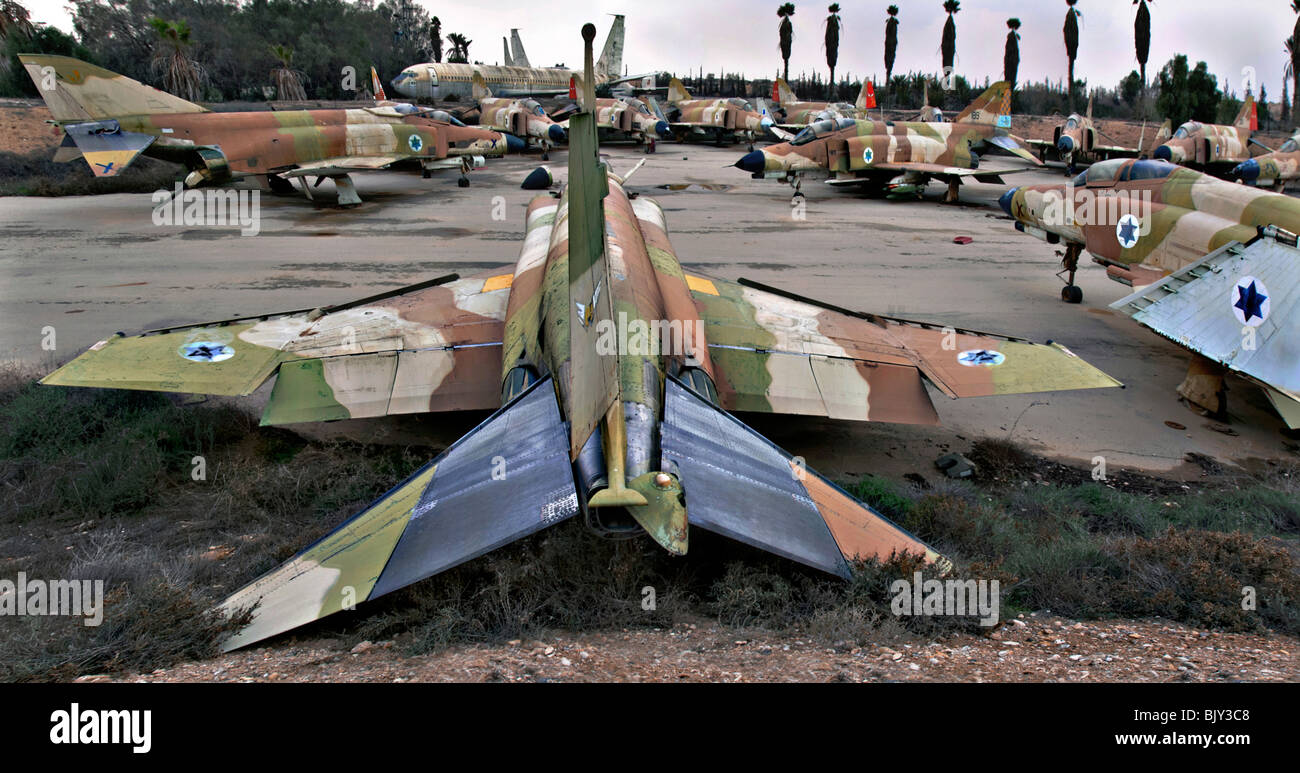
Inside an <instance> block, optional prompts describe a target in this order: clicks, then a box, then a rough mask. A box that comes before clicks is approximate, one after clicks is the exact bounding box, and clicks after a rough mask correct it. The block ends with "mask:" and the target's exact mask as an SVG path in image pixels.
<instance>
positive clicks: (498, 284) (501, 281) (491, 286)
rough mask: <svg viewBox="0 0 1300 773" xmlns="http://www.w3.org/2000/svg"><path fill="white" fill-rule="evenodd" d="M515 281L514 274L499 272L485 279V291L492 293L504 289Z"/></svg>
mask: <svg viewBox="0 0 1300 773" xmlns="http://www.w3.org/2000/svg"><path fill="white" fill-rule="evenodd" d="M514 281H515V277H514V275H513V274H497V275H496V276H490V277H488V278H487V279H485V280H484V281H483V292H485V293H490V292H492V291H493V290H504V289H506V288H507V287H509V286H510V285H511V284H512V283H513V282H514Z"/></svg>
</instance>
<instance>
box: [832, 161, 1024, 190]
mask: <svg viewBox="0 0 1300 773" xmlns="http://www.w3.org/2000/svg"><path fill="white" fill-rule="evenodd" d="M1032 169H1033V167H1028V166H1025V167H1014V168H1011V169H966V168H964V167H960V166H944V165H942V164H926V163H922V162H920V161H900V162H897V163H893V162H889V163H877V164H872V165H871V166H869V167H866V168H865V169H859V170H855V171H854V174H857V175H859V176H858V177H832V178H831V179H829V180H827V181H826V184H827V185H832V186H837V187H851V186H854V185H862V184H864V183H866V182H869V181H870V180H871V178H879V177H880V176H881V175H882V174H885V173H889V174H903V173H906V172H916V173H919V174H924V175H927V176H929V177H933V178H935V179H936V180H942V181H944V182H951V181H952V180H959V181H961V180H975V181H976V182H981V183H992V184H994V185H1002V175H1006V174H1020V173H1021V172H1028V171H1031V170H1032ZM863 175H867V176H863Z"/></svg>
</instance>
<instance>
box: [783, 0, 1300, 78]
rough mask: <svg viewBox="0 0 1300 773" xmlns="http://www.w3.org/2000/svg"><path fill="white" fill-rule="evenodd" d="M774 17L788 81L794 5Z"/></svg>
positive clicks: (784, 4)
mask: <svg viewBox="0 0 1300 773" xmlns="http://www.w3.org/2000/svg"><path fill="white" fill-rule="evenodd" d="M1296 2H1300V0H1296ZM776 15H777V16H780V17H781V26H780V27H779V28H778V33H779V34H780V36H781V61H782V62H784V63H785V68H784V69H783V70H782V75H781V77H783V78H785V79H786V80H787V81H788V80H790V48H791V46H793V45H794V25H793V24H791V23H790V17H791V16H794V3H782V4H781V7H779V8H777V9H776Z"/></svg>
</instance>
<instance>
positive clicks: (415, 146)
mask: <svg viewBox="0 0 1300 773" xmlns="http://www.w3.org/2000/svg"><path fill="white" fill-rule="evenodd" d="M406 144H407V145H410V146H411V150H412V151H413V152H415V153H419V152H420V148H423V147H424V140H422V139H420V135H418V134H412V135H411V136H410V137H407V138H406Z"/></svg>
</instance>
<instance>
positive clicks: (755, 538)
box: [660, 378, 946, 577]
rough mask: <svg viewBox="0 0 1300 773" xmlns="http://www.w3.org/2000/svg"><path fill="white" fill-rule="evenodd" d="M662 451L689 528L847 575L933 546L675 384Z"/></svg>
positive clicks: (668, 393)
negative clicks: (852, 566) (856, 567)
mask: <svg viewBox="0 0 1300 773" xmlns="http://www.w3.org/2000/svg"><path fill="white" fill-rule="evenodd" d="M660 442H661V448H662V453H663V459H664V462H665V464H667V465H671V467H672V468H673V469H670V472H675V473H676V474H677V476H678V478H679V479H680V480H681V482H682V488H683V490H684V491H685V494H686V513H687V519H688V521H689V523H691V524H692V525H695V526H699V527H700V528H703V529H707V530H708V531H712V532H716V533H718V534H722V535H724V536H726V537H730V538H731V539H735V540H738V541H740V542H744V543H746V544H749V545H753V546H755V547H758V548H761V549H763V550H767V551H769V552H772V553H775V554H777V555H779V556H783V557H785V558H788V559H791V560H793V561H798V562H799V563H801V564H806V565H808V566H811V567H814V568H816V569H820V570H822V571H825V572H829V573H831V574H837V575H840V576H842V577H848V576H849V564H848V561H849V560H852V559H854V558H862V559H867V558H871V557H872V556H876V557H879V558H881V559H884V558H888V556H889V554H890V553H892V552H895V551H897V552H900V553H902V552H909V553H919V554H922V555H924V556H926V559H927V560H928V561H933V562H940V563H941V564H946V561H945V560H944V559H942V557H941V556H939V554H938V553H936V552H935V551H934V550H933V549H931V548H930V547H929V546H927V545H926V544H925V543H923V542H921V541H920V540H918V539H917V538H916V537H914V536H912V535H911V534H909V533H907V532H906V531H904V530H903V529H902V528H900V527H899V526H897V525H895V524H894V523H892V522H891V521H890V520H889V519H887V518H885V517H884V516H883V515H880V514H879V513H877V512H876V511H874V510H872V509H871V508H870V507H868V506H867V505H865V504H863V503H862V502H859V501H858V500H856V499H854V498H853V497H851V496H849V495H848V494H847V493H845V492H844V491H843V490H841V489H840V488H838V487H836V486H835V485H834V484H832V483H830V482H829V481H827V480H826V479H825V478H823V477H821V476H820V475H818V474H817V473H815V472H813V471H811V470H808V469H806V468H805V467H804V466H803V465H802V464H801V463H800V462H799V461H797V460H796V459H795V458H794V457H792V456H790V454H788V453H786V452H785V451H782V450H781V449H780V448H777V447H776V446H775V445H773V444H772V443H771V442H770V441H768V440H767V439H766V438H764V437H763V436H762V435H759V434H758V433H757V432H755V431H754V430H752V429H750V428H749V427H747V426H745V425H744V424H743V423H741V422H740V420H738V419H736V418H735V417H733V416H731V415H730V414H727V413H726V412H724V411H722V410H719V409H718V408H717V407H715V406H714V405H712V404H710V403H708V402H706V401H705V400H703V399H702V398H701V397H699V396H698V395H697V394H695V393H694V392H693V391H691V390H690V389H689V388H687V387H685V386H683V385H682V384H681V383H680V382H678V381H677V380H675V379H672V378H669V379H668V381H667V385H666V386H665V390H664V422H663V436H662V439H661V441H660Z"/></svg>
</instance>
